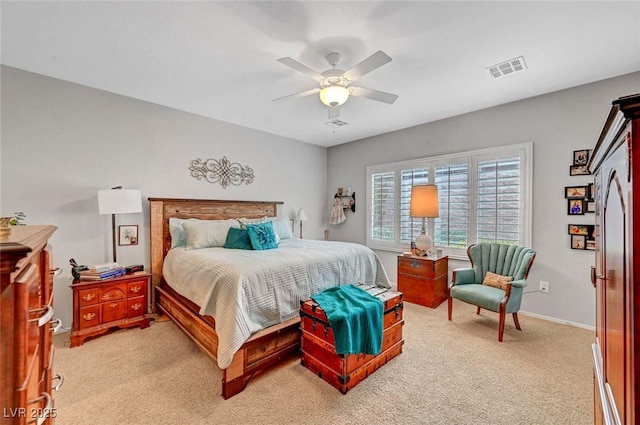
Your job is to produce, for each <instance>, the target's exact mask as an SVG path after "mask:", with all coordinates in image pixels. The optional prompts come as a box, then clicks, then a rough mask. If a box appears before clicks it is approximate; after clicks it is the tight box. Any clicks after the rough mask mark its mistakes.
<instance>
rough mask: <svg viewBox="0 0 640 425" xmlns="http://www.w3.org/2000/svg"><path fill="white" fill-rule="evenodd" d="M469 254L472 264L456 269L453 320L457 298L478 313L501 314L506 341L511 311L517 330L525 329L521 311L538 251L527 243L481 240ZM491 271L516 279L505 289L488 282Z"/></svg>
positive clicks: (450, 307) (501, 331) (451, 291)
mask: <svg viewBox="0 0 640 425" xmlns="http://www.w3.org/2000/svg"><path fill="white" fill-rule="evenodd" d="M467 256H468V257H469V261H471V267H467V268H458V269H455V270H454V271H453V277H452V283H451V286H450V287H449V297H448V299H447V303H448V316H449V320H451V316H452V312H453V298H456V299H459V300H460V301H464V302H466V303H469V304H473V305H475V306H477V307H478V309H477V311H476V314H480V309H481V308H484V309H486V310H491V311H493V312H496V313H499V315H500V321H499V326H498V341H500V342H502V336H503V334H504V320H505V316H506V314H507V313H511V314H512V315H513V321H514V323H515V325H516V329H518V330H522V329H521V328H520V323H519V322H518V310H520V303H521V301H522V292H523V289H524V287H525V286H527V276H528V274H529V269H531V265H532V264H533V260H534V259H535V257H536V252H535V251H534V250H533V249H531V248H527V247H523V246H515V245H505V244H499V243H479V244H474V245H471V246H469V248H467ZM487 271H490V272H492V273H495V274H498V275H502V276H508V277H511V278H512V280H511V281H510V282H508V283H507V284H506V288H505V289H500V288H496V287H493V286H488V285H484V284H483V281H484V279H485V275H486V274H487Z"/></svg>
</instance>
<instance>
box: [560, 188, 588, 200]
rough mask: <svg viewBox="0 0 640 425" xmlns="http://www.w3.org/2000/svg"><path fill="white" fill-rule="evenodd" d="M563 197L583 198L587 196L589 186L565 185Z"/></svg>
mask: <svg viewBox="0 0 640 425" xmlns="http://www.w3.org/2000/svg"><path fill="white" fill-rule="evenodd" d="M564 197H565V198H567V199H585V198H588V197H589V186H565V187H564Z"/></svg>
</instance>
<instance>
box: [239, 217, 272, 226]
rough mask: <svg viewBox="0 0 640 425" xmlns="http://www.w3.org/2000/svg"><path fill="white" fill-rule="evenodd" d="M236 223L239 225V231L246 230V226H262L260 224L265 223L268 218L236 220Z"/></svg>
mask: <svg viewBox="0 0 640 425" xmlns="http://www.w3.org/2000/svg"><path fill="white" fill-rule="evenodd" d="M237 220H238V223H240V228H241V229H246V228H247V226H248V225H250V224H262V223H266V222H267V221H270V220H269V217H266V216H265V217H260V218H244V217H242V218H238V219H237Z"/></svg>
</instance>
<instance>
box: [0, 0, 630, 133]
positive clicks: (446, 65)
mask: <svg viewBox="0 0 640 425" xmlns="http://www.w3.org/2000/svg"><path fill="white" fill-rule="evenodd" d="M1 8H2V9H1V19H2V21H1V24H2V28H1V31H2V33H1V35H2V44H1V47H2V50H1V62H2V64H4V65H8V66H12V67H16V68H20V69H24V70H28V71H32V72H36V73H39V74H44V75H48V76H51V77H55V78H60V79H62V80H66V81H71V82H74V83H78V84H83V85H86V86H90V87H95V88H98V89H102V90H106V91H109V92H113V93H118V94H121V95H125V96H130V97H133V98H137V99H142V100H145V101H149V102H153V103H157V104H160V105H165V106H169V107H172V108H176V109H180V110H183V111H188V112H192V113H196V114H199V115H204V116H207V117H211V118H216V119H219V120H223V121H227V122H230V123H234V124H238V125H242V126H245V127H249V128H254V129H258V130H263V131H266V132H269V133H273V134H278V135H281V136H286V137H290V138H293V139H297V140H301V141H304V142H308V143H313V144H317V145H321V146H333V145H337V144H341V143H345V142H348V141H352V140H357V139H361V138H364V137H369V136H373V135H376V134H381V133H386V132H389V131H393V130H398V129H401V128H405V127H410V126H413V125H417V124H420V123H424V122H429V121H434V120H437V119H441V118H445V117H450V116H454V115H458V114H461V113H465V112H470V111H474V110H478V109H482V108H486V107H490V106H493V105H497V104H502V103H506V102H511V101H515V100H518V99H523V98H527V97H531V96H536V95H539V94H543V93H548V92H552V91H556V90H561V89H564V88H568V87H573V86H577V85H581V84H585V83H590V82H593V81H598V80H602V79H606V78H610V77H614V76H618V75H622V74H627V73H630V72H633V71H639V70H640V2H634V1H629V2H612V1H602V2H582V1H571V2H551V1H549V2H538V1H534V2H523V1H511V2H484V1H471V2H452V1H449V2H434V1H411V2H404V1H375V2H363V1H351V2H341V1H317V2H302V1H281V2H273V1H230V2H220V1H216V2H179V1H174V2H120V1H113V2H90V1H87V2H59V1H45V2H20V1H16V2H8V1H2V3H1ZM377 50H383V51H384V52H385V53H387V54H388V55H389V56H391V58H392V59H393V60H392V62H391V63H389V64H386V65H384V66H383V67H381V68H379V69H377V70H375V71H373V72H371V73H370V74H367V75H366V76H363V77H362V78H361V79H359V80H358V82H357V85H358V86H362V87H367V88H371V89H377V90H381V91H385V92H391V93H395V94H398V95H399V96H400V97H399V99H398V100H397V101H396V102H395V103H394V104H393V105H388V104H385V103H381V102H376V101H372V100H369V99H363V98H355V97H351V98H350V99H349V101H348V102H347V103H346V104H345V105H343V106H342V107H341V111H340V119H341V120H343V121H345V122H347V123H348V124H349V125H347V126H344V127H342V128H339V129H337V130H335V132H334V131H333V129H332V128H331V127H329V126H327V125H325V122H326V121H328V118H327V108H326V107H325V106H324V105H322V104H321V103H320V100H319V99H318V98H317V96H309V97H304V98H300V99H293V100H290V101H286V102H279V103H273V102H271V100H272V99H275V98H278V97H282V96H286V95H288V94H292V93H296V92H300V91H304V90H307V89H310V88H314V87H316V84H317V83H316V82H315V81H314V80H313V79H311V78H310V77H309V76H307V75H304V74H301V73H299V72H296V71H294V70H293V69H291V68H288V67H286V66H284V65H282V64H280V63H278V62H277V61H276V60H277V59H278V58H281V57H285V56H290V57H291V58H293V59H295V60H297V61H299V62H301V63H303V64H305V65H307V66H308V67H310V68H312V69H314V70H316V71H320V72H321V71H323V70H325V69H327V68H329V65H328V64H327V62H326V60H325V59H324V57H325V55H326V54H328V53H330V52H332V51H335V52H338V53H340V54H341V55H342V57H343V59H342V62H341V64H340V66H339V67H340V68H342V69H345V70H346V69H349V68H351V67H352V66H354V65H355V64H356V63H358V62H360V61H361V60H363V59H364V58H366V57H368V56H369V55H371V54H373V53H374V52H376V51H377ZM521 55H522V56H524V59H525V62H526V64H527V66H528V69H527V70H526V71H525V72H521V73H518V74H512V75H507V76H505V77H502V78H498V79H493V78H491V77H490V76H489V73H488V71H487V70H486V68H487V67H489V66H490V65H494V64H496V63H499V62H503V61H506V60H509V59H512V58H515V57H517V56H521ZM638 91H640V87H639V88H638Z"/></svg>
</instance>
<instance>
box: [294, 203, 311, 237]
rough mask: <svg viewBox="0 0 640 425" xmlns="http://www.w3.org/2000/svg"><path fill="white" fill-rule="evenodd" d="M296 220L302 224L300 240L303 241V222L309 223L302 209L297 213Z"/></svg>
mask: <svg viewBox="0 0 640 425" xmlns="http://www.w3.org/2000/svg"><path fill="white" fill-rule="evenodd" d="M296 220H298V221H299V222H300V239H302V222H303V221H308V220H309V219H308V218H307V215H306V214H305V213H304V210H303V209H302V208H300V209H299V210H298V212H297V213H296Z"/></svg>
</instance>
